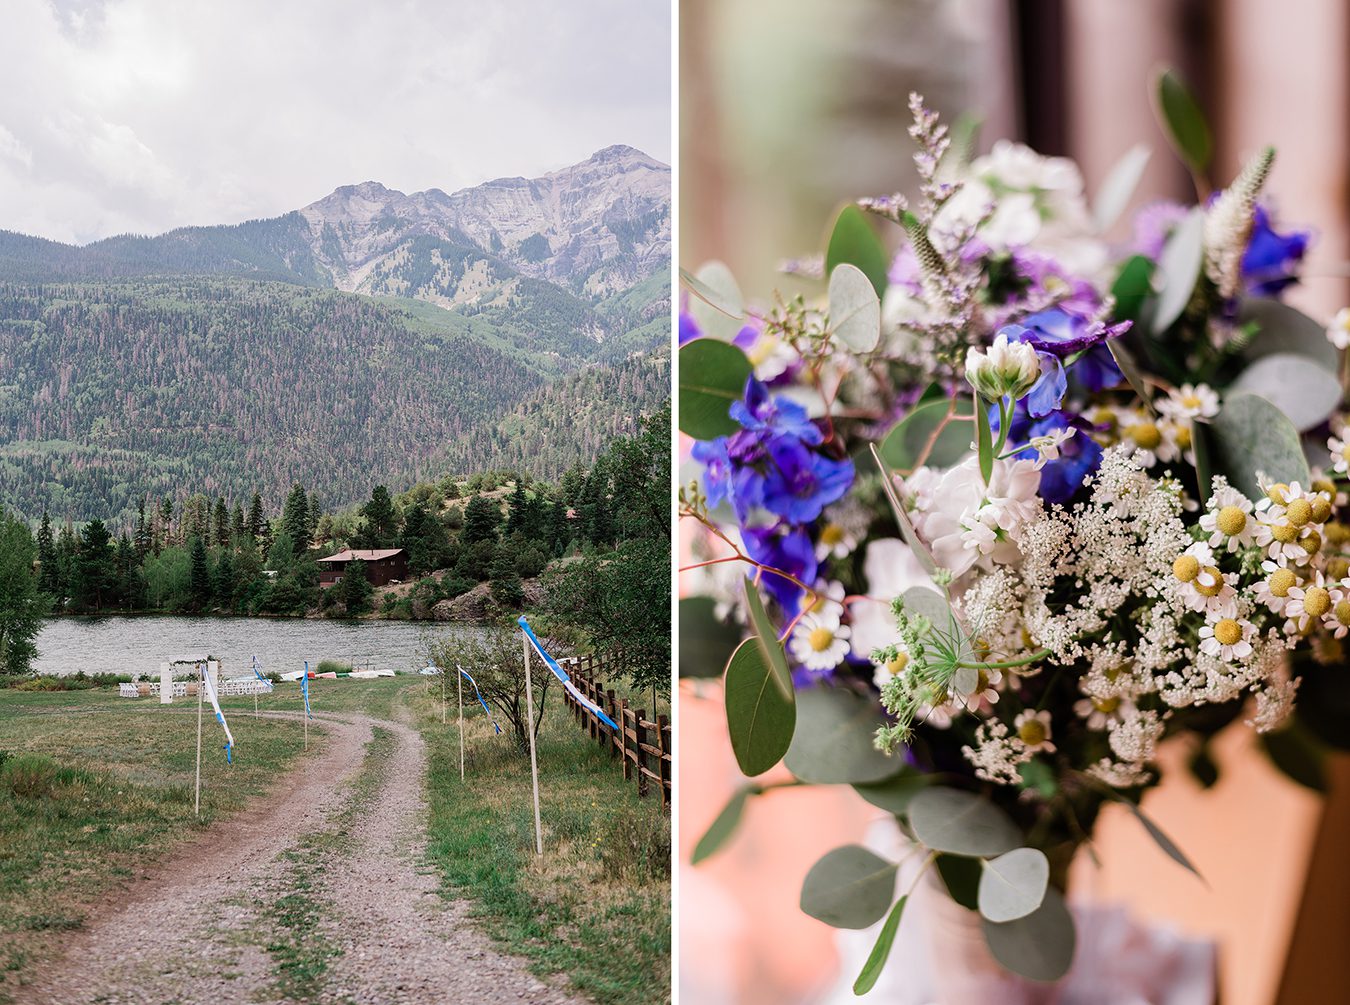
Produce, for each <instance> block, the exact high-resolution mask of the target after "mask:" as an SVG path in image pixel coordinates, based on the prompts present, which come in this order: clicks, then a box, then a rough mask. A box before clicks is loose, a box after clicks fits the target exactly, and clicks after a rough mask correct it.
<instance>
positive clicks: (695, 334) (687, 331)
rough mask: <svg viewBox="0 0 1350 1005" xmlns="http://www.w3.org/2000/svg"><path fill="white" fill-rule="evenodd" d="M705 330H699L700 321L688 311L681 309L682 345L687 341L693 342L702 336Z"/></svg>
mask: <svg viewBox="0 0 1350 1005" xmlns="http://www.w3.org/2000/svg"><path fill="white" fill-rule="evenodd" d="M702 335H703V332H701V331H699V328H698V322H697V321H695V320H694V316H693V315H692V314H690V313H689V312H688V311H680V345H684V344H685V343H686V342H692V341H694V339H696V338H700V337H701V336H702Z"/></svg>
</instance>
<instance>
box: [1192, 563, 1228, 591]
mask: <svg viewBox="0 0 1350 1005" xmlns="http://www.w3.org/2000/svg"><path fill="white" fill-rule="evenodd" d="M1195 589H1196V592H1197V593H1199V594H1200V595H1201V596H1204V597H1217V596H1218V595H1219V591H1220V590H1222V589H1223V576H1222V575H1221V574H1220V573H1219V570H1218V569H1216V568H1214V566H1212V565H1207V566H1205V568H1204V570H1203V571H1202V572H1201V574H1200V575H1199V576H1197V577H1196V579H1195Z"/></svg>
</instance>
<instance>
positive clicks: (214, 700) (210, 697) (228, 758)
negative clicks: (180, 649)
mask: <svg viewBox="0 0 1350 1005" xmlns="http://www.w3.org/2000/svg"><path fill="white" fill-rule="evenodd" d="M202 671H203V672H202V680H203V681H205V682H206V700H207V701H209V702H210V703H211V707H212V708H213V709H215V712H216V722H218V723H220V728H221V729H223V730H225V762H226V763H227V764H233V763H234V737H233V736H232V735H231V734H230V727H229V724H228V723H226V722H225V713H224V712H222V711H221V710H220V698H219V697H218V696H217V695H216V685H215V682H214V681H213V680H211V674H210V672H209V671H207V670H206V668H204V667H203V668H202Z"/></svg>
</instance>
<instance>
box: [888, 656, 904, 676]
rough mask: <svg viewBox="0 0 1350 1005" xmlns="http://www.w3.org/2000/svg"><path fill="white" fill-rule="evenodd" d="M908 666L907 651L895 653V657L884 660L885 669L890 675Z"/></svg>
mask: <svg viewBox="0 0 1350 1005" xmlns="http://www.w3.org/2000/svg"><path fill="white" fill-rule="evenodd" d="M907 666H909V653H896V654H895V659H893V660H887V661H886V669H887V670H889V671H890V672H891V675H892V676H894V675H895V674H898V673H900V672H901V671H902V670H904V669H905V667H907Z"/></svg>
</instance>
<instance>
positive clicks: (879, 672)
mask: <svg viewBox="0 0 1350 1005" xmlns="http://www.w3.org/2000/svg"><path fill="white" fill-rule="evenodd" d="M895 648H896V653H895V659H893V660H890V661H888V662H886V663H877V662H875V661H874V662H873V663H872V683H873V684H874V685H875V686H876V688H877V690H881V688H883V687H885V686H886V684H887V683H888V682H889V681H890V679H891V678H892V677H894V676H896V675H897V674H901V673H904V671H905V667H907V666H909V653H907V652H905V648H904V646H903V645H899V644H897V645H896V647H895Z"/></svg>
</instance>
